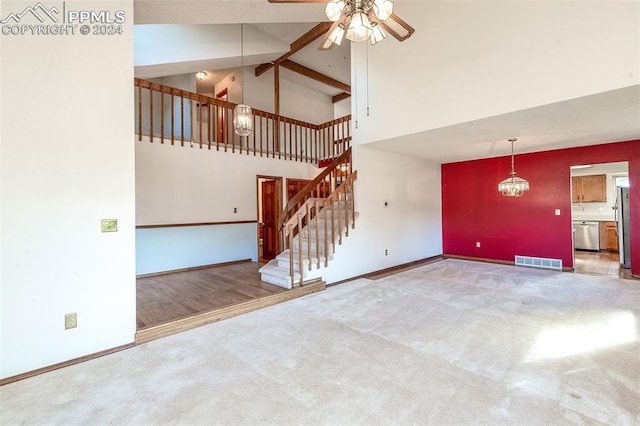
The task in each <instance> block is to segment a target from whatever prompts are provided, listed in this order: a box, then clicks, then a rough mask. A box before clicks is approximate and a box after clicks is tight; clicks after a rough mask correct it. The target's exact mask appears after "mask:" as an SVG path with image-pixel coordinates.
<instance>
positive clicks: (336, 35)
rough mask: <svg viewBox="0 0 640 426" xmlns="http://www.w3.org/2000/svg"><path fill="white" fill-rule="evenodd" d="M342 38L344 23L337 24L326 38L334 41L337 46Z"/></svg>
mask: <svg viewBox="0 0 640 426" xmlns="http://www.w3.org/2000/svg"><path fill="white" fill-rule="evenodd" d="M343 39H344V25H342V24H339V25H338V26H337V27H335V28H334V29H333V31H332V32H331V34H329V38H328V40H329V41H330V42H331V43H335V44H337V45H338V46H340V44H342V40H343Z"/></svg>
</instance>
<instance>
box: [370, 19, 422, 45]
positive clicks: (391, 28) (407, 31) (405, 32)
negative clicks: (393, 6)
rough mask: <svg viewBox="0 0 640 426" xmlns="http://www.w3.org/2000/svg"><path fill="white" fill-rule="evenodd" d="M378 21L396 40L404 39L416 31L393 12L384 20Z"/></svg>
mask: <svg viewBox="0 0 640 426" xmlns="http://www.w3.org/2000/svg"><path fill="white" fill-rule="evenodd" d="M378 23H379V24H380V26H381V27H382V28H384V30H385V31H387V32H388V33H389V34H391V35H392V36H394V37H395V38H397V39H398V41H405V40H406V39H408V38H409V37H411V34H413V33H414V32H415V31H416V30H415V29H414V28H413V27H412V26H411V25H409V24H407V23H406V22H404V21H403V20H402V19H400V17H398V15H396V14H395V13H392V14H391V16H389V17H388V18H387V19H386V20H385V21H378Z"/></svg>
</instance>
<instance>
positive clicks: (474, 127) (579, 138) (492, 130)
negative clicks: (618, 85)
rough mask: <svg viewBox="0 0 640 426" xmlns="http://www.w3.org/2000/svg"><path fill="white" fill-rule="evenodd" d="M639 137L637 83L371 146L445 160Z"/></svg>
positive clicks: (638, 93) (639, 93) (639, 94)
mask: <svg viewBox="0 0 640 426" xmlns="http://www.w3.org/2000/svg"><path fill="white" fill-rule="evenodd" d="M512 137H515V138H518V141H517V142H516V143H515V151H516V153H525V152H536V151H546V150H553V149H561V148H570V147H576V146H586V145H595V144H600V143H606V142H613V141H626V140H632V139H640V86H632V87H628V88H625V89H618V90H612V91H610V92H605V93H599V94H597V95H591V96H585V97H582V98H577V99H572V100H569V101H564V102H558V103H555V104H551V105H545V106H540V107H536V108H530V109H527V110H523V111H516V112H512V113H509V114H503V115H498V116H495V117H489V118H485V119H482V120H476V121H470V122H467V123H461V124H457V125H453V126H447V127H443V128H440V129H434V130H430V131H427V132H421V133H416V134H413V135H408V136H403V137H400V138H395V139H389V140H385V141H380V142H375V143H372V144H370V145H368V146H372V147H375V148H378V149H381V150H384V151H390V152H397V153H402V154H408V155H412V156H417V157H422V158H425V159H430V160H433V161H437V162H439V163H448V162H454V161H462V160H471V159H477V158H490V157H496V156H502V155H508V154H510V153H511V145H510V144H509V142H508V141H507V139H509V138H512Z"/></svg>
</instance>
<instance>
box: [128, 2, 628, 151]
mask: <svg viewBox="0 0 640 426" xmlns="http://www.w3.org/2000/svg"><path fill="white" fill-rule="evenodd" d="M402 1H417V0H402ZM323 9H324V4H322V3H311V4H295V3H294V4H271V3H268V2H267V0H162V1H158V0H135V23H136V24H144V23H183V24H196V23H197V24H205V23H206V24H219V23H227V24H228V23H250V24H251V25H253V26H255V27H256V28H257V29H259V30H260V31H262V32H264V33H265V34H268V35H269V36H271V37H273V38H276V39H279V40H281V41H283V42H286V43H290V42H291V41H293V40H295V39H297V38H298V37H300V36H301V35H302V34H304V32H306V31H307V30H308V29H309V28H311V27H312V26H313V25H315V24H316V23H318V22H319V21H322V20H325V19H326V18H325V16H324V13H323ZM405 18H406V19H407V20H408V21H410V19H411V17H405ZM390 42H395V41H394V40H391V41H390ZM349 58H350V53H349V44H348V43H344V44H343V47H342V48H340V49H335V48H334V49H332V50H331V51H329V52H320V51H318V50H317V43H312V44H311V45H309V46H307V47H306V48H305V49H303V50H302V51H300V52H299V53H296V54H295V55H293V56H292V57H291V60H293V61H295V62H299V63H301V64H303V65H305V66H307V67H309V68H312V69H315V70H317V71H320V72H322V73H325V74H327V75H330V76H332V77H334V78H336V79H337V80H340V81H343V82H345V83H349V81H350V72H349V66H350V65H349V62H350V60H349ZM272 59H276V58H272ZM281 76H282V78H284V79H290V80H292V81H295V82H298V83H302V84H305V85H307V86H310V87H313V88H314V89H316V90H321V91H324V92H325V93H327V94H330V95H334V94H337V93H339V92H340V91H339V90H337V89H332V88H329V87H327V86H325V85H322V84H320V83H315V82H313V81H311V80H309V79H307V78H305V77H302V76H299V75H296V74H295V73H292V72H290V71H288V70H282V71H281ZM265 78H269V77H268V76H265ZM511 137H517V138H518V141H517V142H516V148H515V149H516V153H524V152H535V151H544V150H552V149H561V148H568V147H575V146H586V145H594V144H598V143H606V142H612V141H624V140H632V139H640V86H638V85H636V86H632V87H629V88H625V89H619V90H614V91H611V92H606V93H601V94H597V95H592V96H586V97H583V98H578V99H573V100H568V101H565V102H560V103H556V104H551V105H545V106H540V107H536V108H531V109H528V110H524V111H516V112H513V113H509V114H504V115H500V116H496V117H489V118H486V119H482V120H478V121H473V122H468V123H461V124H457V125H453V126H448V127H445V128H440V129H434V130H430V131H427V132H421V133H418V134H413V135H408V136H403V137H400V138H395V139H390V140H385V141H380V142H375V143H372V144H369V146H371V147H375V148H378V149H381V150H386V151H391V152H397V153H404V154H409V155H412V156H418V157H422V158H425V159H429V160H432V161H435V162H438V163H445V162H453V161H461V160H469V159H476V158H487V157H495V156H502V155H508V154H509V153H510V149H511V148H510V145H509V143H508V142H507V139H508V138H511Z"/></svg>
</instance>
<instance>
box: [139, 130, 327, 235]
mask: <svg viewBox="0 0 640 426" xmlns="http://www.w3.org/2000/svg"><path fill="white" fill-rule="evenodd" d="M147 140H148V138H146V137H145V138H143V141H142V142H136V148H135V149H136V172H135V173H136V224H137V225H159V224H176V223H199V222H224V221H245V220H257V212H258V207H257V192H256V176H257V175H265V176H284V177H292V178H299V179H310V178H313V177H315V176H316V174H317V173H318V169H316V167H314V166H313V165H312V164H309V163H301V162H297V161H285V160H278V159H277V158H276V159H273V158H268V159H267V158H266V157H260V155H257V156H254V155H253V154H251V155H247V154H242V155H241V154H238V153H237V152H236V153H231V151H228V152H226V153H225V152H224V151H216V149H215V148H213V149H211V150H209V149H207V148H206V147H205V148H203V149H200V148H198V147H197V145H196V146H194V148H190V147H188V146H187V145H185V146H184V147H181V146H180V144H179V143H178V144H176V145H173V146H172V145H171V144H170V143H164V144H160V143H158V142H157V141H156V142H154V143H149V142H146V141H147ZM234 207H237V209H238V212H237V213H234V212H233V208H234Z"/></svg>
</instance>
